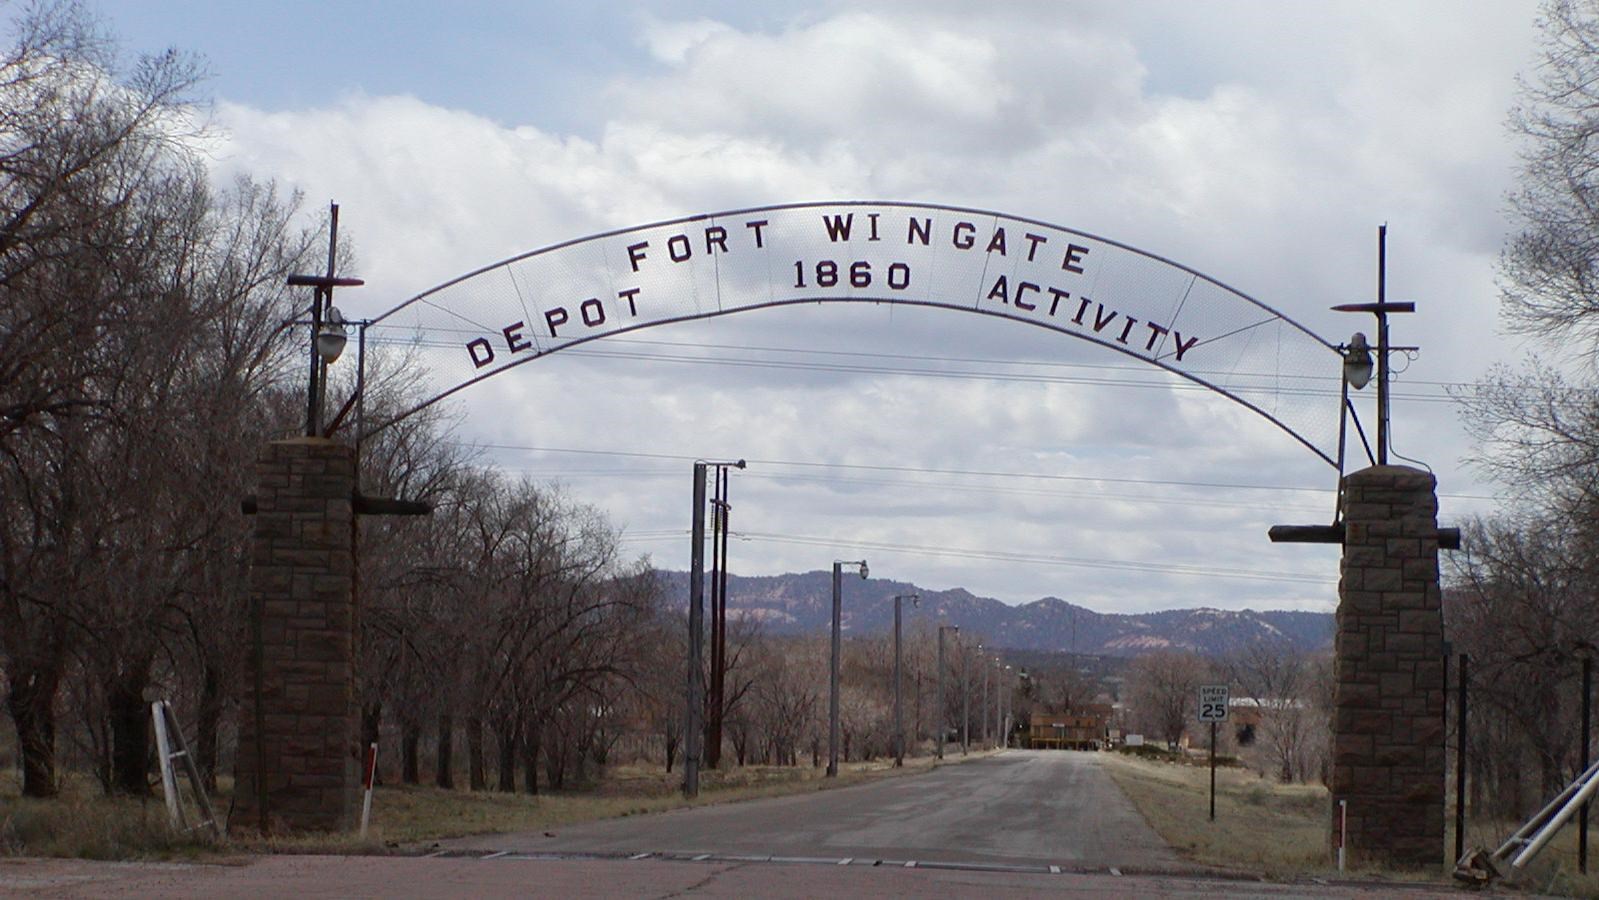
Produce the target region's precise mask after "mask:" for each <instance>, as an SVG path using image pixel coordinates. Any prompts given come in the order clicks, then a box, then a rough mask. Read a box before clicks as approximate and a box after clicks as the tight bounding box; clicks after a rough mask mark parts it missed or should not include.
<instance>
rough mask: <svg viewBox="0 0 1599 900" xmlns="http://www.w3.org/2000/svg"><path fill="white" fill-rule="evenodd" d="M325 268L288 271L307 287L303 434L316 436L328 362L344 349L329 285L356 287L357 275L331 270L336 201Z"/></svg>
mask: <svg viewBox="0 0 1599 900" xmlns="http://www.w3.org/2000/svg"><path fill="white" fill-rule="evenodd" d="M328 216H329V219H328V270H327V274H326V275H290V276H289V277H288V285H289V287H308V288H311V289H312V291H313V293H312V298H311V375H310V385H309V389H308V390H307V391H306V398H305V436H306V437H319V436H320V434H321V431H322V395H323V394H324V393H326V391H327V380H328V365H329V364H331V363H332V362H333V361H334V360H336V359H338V358H339V354H340V353H342V352H344V342H345V340H346V339H347V335H348V331H347V330H346V329H345V327H344V316H343V315H341V314H340V313H339V310H338V307H336V306H334V305H333V289H334V288H336V287H359V286H360V285H362V284H365V282H364V281H362V280H361V279H359V278H339V277H336V276H335V275H334V274H333V272H334V269H335V267H336V264H337V262H338V250H339V205H338V204H337V203H333V204H330V205H329V207H328Z"/></svg>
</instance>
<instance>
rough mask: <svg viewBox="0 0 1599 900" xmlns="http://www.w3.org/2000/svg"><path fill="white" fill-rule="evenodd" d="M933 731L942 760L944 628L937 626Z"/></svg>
mask: <svg viewBox="0 0 1599 900" xmlns="http://www.w3.org/2000/svg"><path fill="white" fill-rule="evenodd" d="M933 722H934V726H933V730H934V731H937V732H938V758H939V759H943V758H944V731H945V726H946V725H947V724H948V720H947V719H946V718H945V716H944V626H942V625H940V626H938V709H937V711H936V712H935V713H933Z"/></svg>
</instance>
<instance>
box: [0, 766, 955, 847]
mask: <svg viewBox="0 0 1599 900" xmlns="http://www.w3.org/2000/svg"><path fill="white" fill-rule="evenodd" d="M983 755H986V754H977V753H974V754H972V755H971V756H970V757H967V758H968V759H977V758H980V757H981V756H983ZM959 761H960V760H959V758H956V759H955V760H953V762H959ZM932 762H933V761H932V760H931V759H930V758H922V759H908V760H906V765H905V768H904V769H900V770H895V769H894V768H893V767H892V766H891V764H890V763H889V762H888V761H881V762H870V763H845V764H843V765H841V766H840V770H839V777H838V778H836V779H828V778H824V777H823V774H822V770H821V769H813V768H811V767H809V766H800V767H798V768H788V767H781V766H745V767H743V768H736V767H732V768H729V769H725V770H719V771H708V772H705V773H703V775H702V777H701V790H700V796H699V797H698V798H697V799H696V800H694V801H692V802H691V801H688V800H685V799H684V798H683V796H682V793H681V791H680V786H681V783H682V775H681V773H680V772H673V773H671V774H670V775H668V774H667V773H666V772H664V771H662V770H661V769H660V768H659V767H644V766H619V767H615V768H613V769H611V770H610V771H608V772H607V774H606V778H605V780H604V781H602V782H601V783H600V784H599V785H598V786H597V787H596V788H594V789H593V790H588V791H582V792H566V793H558V794H552V793H543V794H540V795H538V796H530V795H527V794H502V793H498V792H472V791H464V790H441V789H438V788H433V787H408V786H388V787H380V788H378V789H377V790H376V791H375V792H374V794H373V799H372V823H371V828H370V831H369V835H368V837H367V838H366V839H365V840H362V839H361V838H359V837H357V836H356V835H354V834H340V835H325V834H308V835H297V836H291V837H272V838H266V839H242V840H240V839H231V840H228V841H225V842H222V843H220V844H218V843H215V842H213V841H211V840H210V839H208V838H207V837H206V836H204V835H201V834H193V835H179V834H174V833H173V832H172V830H171V829H170V828H169V827H168V825H167V811H166V807H165V805H164V804H163V802H162V800H161V798H160V795H159V789H157V793H155V794H153V795H152V796H151V797H150V798H149V799H147V800H143V801H140V800H129V799H118V798H108V797H105V796H104V795H103V794H102V793H101V792H100V790H99V788H98V786H97V785H94V784H93V783H92V782H90V781H88V780H85V779H72V780H69V781H68V783H67V784H66V785H65V786H64V789H63V791H62V796H61V797H60V798H58V799H55V800H26V799H23V798H21V797H20V796H19V794H18V787H17V783H16V780H15V778H14V777H13V776H11V775H9V774H0V856H14V855H28V856H65V857H79V858H93V859H170V858H175V857H189V856H197V855H215V854H217V853H219V852H246V853H306V852H336V853H381V852H397V851H403V850H404V849H405V848H406V847H408V846H414V845H417V844H426V843H428V842H431V841H436V840H442V839H444V838H451V837H463V836H466V835H473V834H486V833H495V832H505V831H533V830H546V829H551V828H556V827H560V826H566V825H571V824H574V823H578V822H590V821H595V820H598V819H608V818H616V817H620V816H630V815H640V814H645V813H654V812H662V811H665V810H669V809H678V808H681V807H685V806H704V805H709V804H714V803H730V802H737V801H741V800H750V799H755V798H758V797H773V796H781V795H787V794H797V793H805V792H809V791H817V790H826V789H829V788H834V787H841V786H844V785H849V784H858V783H860V782H862V781H866V780H870V779H875V778H884V777H894V776H898V775H901V774H909V773H912V772H921V771H926V770H927V769H928V768H930V767H931V766H932ZM230 791H231V784H230V782H229V780H228V779H224V780H223V784H222V792H221V795H220V796H218V797H213V798H212V803H213V805H214V806H215V807H216V809H217V810H218V812H219V814H220V813H225V811H226V810H227V808H228V804H229V800H230Z"/></svg>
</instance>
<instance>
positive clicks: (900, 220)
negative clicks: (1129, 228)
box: [368, 201, 1339, 466]
mask: <svg viewBox="0 0 1599 900" xmlns="http://www.w3.org/2000/svg"><path fill="white" fill-rule="evenodd" d="M818 302H869V303H898V304H905V305H913V306H927V307H939V308H944V309H954V310H962V311H965V312H974V313H981V314H984V315H990V316H1000V317H1003V318H1007V319H1012V320H1014V321H1017V322H1022V323H1025V324H1028V325H1034V326H1038V327H1041V328H1048V329H1051V330H1054V331H1058V332H1061V333H1063V334H1068V335H1071V336H1073V337H1076V338H1080V339H1082V340H1085V341H1091V342H1093V343H1096V344H1099V345H1101V346H1104V347H1108V348H1110V349H1112V350H1115V351H1117V352H1120V353H1124V354H1126V355H1128V356H1132V357H1136V358H1138V359H1141V360H1143V361H1144V362H1147V363H1149V364H1151V365H1154V366H1158V367H1160V368H1163V369H1167V370H1169V371H1171V372H1174V373H1176V374H1178V375H1181V376H1183V377H1184V378H1187V379H1189V380H1191V381H1194V382H1197V383H1199V384H1201V385H1204V386H1205V387H1208V388H1210V389H1211V390H1214V391H1216V392H1218V393H1220V394H1223V395H1225V396H1227V397H1228V398H1230V399H1232V400H1234V401H1236V402H1238V403H1240V404H1242V405H1244V406H1246V407H1248V408H1249V409H1251V410H1254V411H1255V412H1256V413H1259V414H1260V415H1262V416H1264V417H1265V418H1267V419H1268V420H1270V421H1271V422H1273V423H1274V424H1276V425H1277V426H1278V427H1280V428H1282V429H1283V430H1284V431H1286V432H1287V433H1288V434H1290V435H1292V436H1293V437H1294V438H1295V439H1297V440H1298V441H1299V442H1300V443H1302V444H1304V445H1305V446H1306V447H1308V448H1309V449H1310V450H1311V451H1313V452H1314V453H1316V455H1318V456H1320V457H1321V458H1322V459H1323V460H1325V461H1327V462H1328V463H1329V464H1332V465H1335V466H1336V465H1337V455H1338V453H1337V443H1338V437H1337V431H1338V413H1339V410H1338V406H1337V402H1336V400H1329V397H1330V396H1332V395H1331V394H1330V393H1329V392H1328V391H1323V390H1319V389H1315V390H1313V389H1311V388H1312V387H1313V386H1318V385H1319V384H1326V385H1328V387H1329V388H1330V389H1331V390H1335V388H1333V387H1332V385H1335V384H1336V381H1335V380H1334V379H1336V378H1337V373H1338V372H1339V359H1338V356H1337V352H1338V351H1337V348H1336V347H1335V346H1334V345H1332V344H1331V343H1329V342H1327V341H1325V340H1323V339H1322V338H1320V337H1317V336H1316V335H1315V334H1313V333H1311V332H1310V331H1309V330H1308V329H1306V328H1304V327H1303V326H1301V325H1299V324H1298V323H1296V322H1294V321H1292V320H1291V319H1289V318H1288V317H1286V316H1284V315H1283V314H1282V313H1280V312H1278V311H1276V310H1274V309H1272V308H1271V307H1269V306H1266V305H1265V304H1263V303H1260V302H1259V301H1256V300H1254V299H1253V298H1251V297H1249V296H1247V295H1245V294H1242V293H1240V292H1238V291H1235V290H1233V289H1232V288H1230V287H1228V286H1226V285H1225V284H1222V283H1221V282H1219V281H1216V280H1214V279H1212V278H1209V277H1207V276H1205V275H1203V274H1201V273H1199V272H1196V271H1194V270H1193V269H1190V268H1188V267H1186V266H1182V265H1179V264H1177V263H1174V262H1171V261H1169V260H1166V259H1162V258H1160V257H1158V256H1154V255H1151V254H1148V253H1145V252H1143V251H1141V250H1138V249H1135V248H1133V247H1129V246H1126V245H1124V244H1119V243H1116V242H1115V241H1110V240H1106V239H1104V238H1101V237H1096V236H1094V235H1091V234H1085V233H1083V232H1080V231H1074V230H1072V229H1069V228H1062V227H1060V226H1057V225H1050V224H1048V223H1045V222H1040V221H1037V220H1034V219H1026V218H1021V217H1017V216H1008V215H1004V214H1002V213H996V212H984V211H981V210H975V209H962V208H959V207H946V206H931V205H925V204H918V203H894V202H868V201H849V202H835V203H805V204H793V205H784V206H766V207H757V208H752V209H740V210H732V211H729V212H719V213H711V214H707V215H701V216H693V217H690V218H684V219H674V220H672V221H669V222H658V223H655V224H652V225H644V226H641V227H637V228H629V229H625V230H622V231H612V232H607V233H605V234H600V235H595V236H593V237H586V238H580V239H578V240H573V241H568V242H566V243H563V244H556V245H554V246H551V247H545V248H543V249H540V250H534V251H531V252H529V253H525V254H522V255H520V256H515V257H512V258H510V259H507V260H504V261H502V262H498V263H495V264H493V265H490V266H486V267H484V268H482V269H479V270H477V271H475V272H472V273H469V274H467V275H463V276H462V277H460V278H457V279H455V280H453V281H450V282H447V283H445V284H442V285H440V286H438V287H436V288H433V289H431V290H429V291H426V292H424V293H421V294H418V295H417V296H415V297H412V298H411V299H409V300H406V301H405V302H404V303H401V304H400V305H399V306H396V307H395V308H393V309H391V310H389V311H388V312H385V313H383V314H382V315H380V316H378V317H377V318H375V319H374V320H372V322H371V324H370V327H371V328H373V329H381V331H380V332H378V333H377V334H375V336H378V335H381V336H382V338H383V339H385V340H386V341H390V342H393V341H412V342H415V343H416V344H417V345H418V347H419V348H421V352H422V353H423V355H424V357H425V361H426V364H427V365H428V367H429V377H430V378H432V379H434V383H435V385H436V386H437V388H438V390H437V393H436V394H435V395H434V396H432V397H431V398H430V399H428V400H427V401H425V402H424V403H422V404H419V405H417V406H415V407H412V408H410V409H407V410H404V411H402V412H401V413H399V414H398V415H397V416H395V417H393V418H390V419H388V420H385V421H380V422H377V423H375V424H373V425H372V426H370V427H369V432H368V433H370V432H372V431H377V430H380V429H382V428H383V427H385V426H387V425H389V424H392V423H393V422H394V421H397V420H398V419H399V418H403V417H404V416H406V415H409V414H410V413H412V412H415V411H416V410H418V409H421V408H423V407H425V406H428V405H430V404H432V403H434V402H437V401H438V400H440V399H443V398H444V397H447V396H449V395H451V394H453V393H455V392H457V391H459V390H461V389H463V388H465V387H467V386H469V385H471V384H475V383H476V382H479V381H482V380H484V379H485V378H489V377H491V376H493V375H496V374H498V373H500V372H503V371H505V370H506V369H509V368H512V367H514V366H518V365H521V364H522V363H526V362H529V361H531V360H534V359H537V358H539V357H541V356H544V355H546V354H549V353H553V352H555V351H557V350H561V349H564V348H567V347H571V346H574V345H577V344H580V343H583V342H586V341H591V340H594V339H596V338H601V337H605V336H608V335H615V334H620V333H623V332H627V331H633V330H636V329H639V328H647V327H650V326H654V325H664V324H668V323H671V322H682V321H686V320H690V319H699V318H706V317H710V316H719V315H725V314H727V313H734V312H742V311H745V310H753V309H762V308H765V307H772V306H781V305H786V304H797V303H818ZM441 336H448V340H447V341H445V342H444V345H443V346H441V345H440V337H441Z"/></svg>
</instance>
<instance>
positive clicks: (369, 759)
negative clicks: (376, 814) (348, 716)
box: [361, 741, 378, 840]
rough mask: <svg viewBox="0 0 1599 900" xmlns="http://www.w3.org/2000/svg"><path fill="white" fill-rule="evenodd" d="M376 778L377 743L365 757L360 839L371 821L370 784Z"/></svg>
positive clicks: (363, 836)
mask: <svg viewBox="0 0 1599 900" xmlns="http://www.w3.org/2000/svg"><path fill="white" fill-rule="evenodd" d="M377 776H378V745H377V741H373V742H372V746H371V747H370V748H369V749H368V750H367V756H366V796H365V797H364V798H362V800H361V838H362V839H363V840H364V839H365V838H366V825H367V822H369V821H371V819H372V782H374V781H376V780H377Z"/></svg>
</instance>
